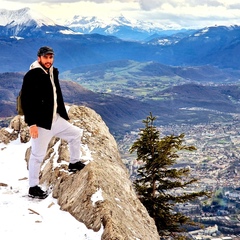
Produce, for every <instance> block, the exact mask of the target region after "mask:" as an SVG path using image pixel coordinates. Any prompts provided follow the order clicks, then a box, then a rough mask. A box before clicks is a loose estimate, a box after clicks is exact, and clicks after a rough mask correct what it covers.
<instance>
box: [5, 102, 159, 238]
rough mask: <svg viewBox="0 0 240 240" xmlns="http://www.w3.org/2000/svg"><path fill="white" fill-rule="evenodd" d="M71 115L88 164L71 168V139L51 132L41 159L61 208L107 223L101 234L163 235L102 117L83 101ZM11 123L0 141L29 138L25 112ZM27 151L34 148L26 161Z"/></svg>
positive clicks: (93, 223)
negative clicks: (140, 199)
mask: <svg viewBox="0 0 240 240" xmlns="http://www.w3.org/2000/svg"><path fill="white" fill-rule="evenodd" d="M69 117H70V119H71V122H72V124H74V125H76V126H78V127H79V128H81V129H83V133H84V134H83V138H82V145H81V150H82V160H83V161H84V162H85V164H86V167H85V168H84V169H83V170H81V171H80V172H77V173H74V174H73V173H69V172H68V171H67V167H68V161H69V150H68V144H67V142H65V141H64V140H60V139H58V138H53V139H52V140H51V142H50V143H49V148H48V152H47V154H46V157H45V161H44V163H43V165H42V170H41V176H40V179H41V183H45V184H47V185H48V186H49V187H51V188H52V191H53V197H55V198H57V199H58V203H59V205H60V206H61V209H62V210H64V211H68V212H69V213H70V214H72V216H74V217H75V218H76V219H77V220H79V221H81V222H83V223H84V224H85V225H86V226H87V227H88V228H90V229H93V230H94V231H98V230H99V229H100V228H101V227H103V229H104V230H103V234H102V239H103V240H113V239H114V240H149V239H151V240H159V235H158V233H157V229H156V226H155V223H154V221H153V219H152V218H150V217H149V215H148V212H147V210H146V209H145V207H144V206H143V205H142V204H141V202H140V201H139V200H138V198H137V195H136V193H135V191H134V189H133V187H132V182H131V181H130V179H129V174H128V171H127V169H126V167H125V165H124V164H123V162H122V160H121V157H120V154H119V151H118V148H117V143H116V141H115V139H114V137H113V136H112V135H111V134H110V132H109V129H108V127H107V126H106V124H105V123H104V122H103V120H102V118H101V117H100V116H99V115H98V114H97V113H96V112H95V111H93V110H92V109H90V108H87V107H82V106H71V107H70V109H69ZM10 127H11V128H12V129H13V132H12V133H9V131H6V130H4V129H1V130H0V142H1V141H4V142H7V141H10V140H12V139H14V138H16V137H18V134H20V138H21V141H22V142H26V141H29V139H30V137H29V133H28V128H27V126H26V124H25V123H24V120H23V118H21V117H20V116H16V117H15V118H14V119H13V120H12V121H11V124H10ZM29 153H30V149H28V150H27V152H26V155H25V156H26V157H25V158H26V159H25V160H26V161H28V159H29ZM96 196H98V197H97V198H96ZM99 196H101V197H99ZM94 197H95V198H94Z"/></svg>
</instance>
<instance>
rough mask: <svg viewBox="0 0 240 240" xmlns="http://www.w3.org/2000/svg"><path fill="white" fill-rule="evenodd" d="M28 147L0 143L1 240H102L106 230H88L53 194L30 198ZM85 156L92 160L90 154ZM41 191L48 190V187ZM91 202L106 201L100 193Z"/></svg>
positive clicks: (25, 144) (16, 141)
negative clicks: (39, 198) (60, 204)
mask: <svg viewBox="0 0 240 240" xmlns="http://www.w3.org/2000/svg"><path fill="white" fill-rule="evenodd" d="M6 130H7V131H9V132H11V131H12V129H9V128H6ZM29 146H30V142H28V143H21V142H20V140H19V138H18V139H17V140H15V141H12V142H10V143H9V144H7V145H6V144H4V143H0V213H1V214H0V229H1V231H0V238H1V239H24V240H33V239H34V240H42V239H58V240H66V239H80V240H100V239H101V235H102V232H103V227H102V228H101V229H100V230H99V232H94V231H92V230H89V229H87V227H86V226H85V225H84V224H83V223H81V222H79V221H77V220H76V219H75V218H74V217H73V216H72V215H70V214H69V213H68V212H66V211H62V210H60V206H59V205H58V204H57V200H56V199H54V198H53V197H52V195H51V194H50V195H49V196H48V197H47V198H46V199H43V200H37V199H32V198H29V197H28V196H27V194H28V171H27V167H26V162H25V160H24V156H25V151H26V149H27V148H28V147H29ZM85 151H86V149H85ZM85 154H86V156H85V157H88V158H89V157H90V154H91V153H90V152H85ZM56 161H57V159H56ZM42 188H43V189H44V188H45V189H44V190H46V187H45V186H42ZM91 200H92V203H93V204H95V202H96V201H98V200H103V198H102V194H101V190H98V191H97V192H96V193H95V194H93V195H92V197H91Z"/></svg>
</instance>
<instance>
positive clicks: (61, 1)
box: [1, 0, 240, 27]
mask: <svg viewBox="0 0 240 240" xmlns="http://www.w3.org/2000/svg"><path fill="white" fill-rule="evenodd" d="M5 6H8V7H7V9H9V7H10V9H12V10H15V9H20V8H23V7H30V8H31V9H33V10H35V11H38V12H40V13H42V14H44V15H45V16H48V17H49V18H51V19H52V20H54V21H57V23H59V24H64V22H65V21H66V20H70V19H72V17H73V16H74V15H79V16H96V17H100V18H102V19H107V18H108V19H109V18H112V17H116V16H119V15H123V16H125V17H127V18H129V19H135V20H141V21H148V22H153V21H154V22H155V23H156V22H158V23H159V24H162V23H164V24H165V25H166V26H168V25H171V23H172V26H177V25H178V26H182V27H199V26H200V27H205V26H209V25H234V24H239V16H240V3H239V0H45V1H43V2H41V1H39V0H31V2H29V0H15V1H14V2H13V0H12V1H10V0H1V8H5Z"/></svg>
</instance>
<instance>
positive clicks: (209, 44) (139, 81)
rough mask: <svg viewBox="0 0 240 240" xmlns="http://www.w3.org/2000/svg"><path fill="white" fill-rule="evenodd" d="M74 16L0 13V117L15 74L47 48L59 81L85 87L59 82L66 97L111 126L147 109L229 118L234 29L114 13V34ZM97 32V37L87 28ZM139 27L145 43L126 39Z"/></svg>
mask: <svg viewBox="0 0 240 240" xmlns="http://www.w3.org/2000/svg"><path fill="white" fill-rule="evenodd" d="M120 20H121V21H120ZM74 21H75V22H74ZM74 21H72V22H69V23H68V24H66V25H65V26H60V25H57V24H55V23H54V22H53V21H52V20H51V19H49V18H47V17H45V16H43V15H41V14H38V13H36V12H34V11H32V10H31V9H29V8H24V9H20V10H16V11H15V10H14V11H8V10H0V60H1V62H2V64H1V67H0V73H2V74H1V76H0V77H1V85H0V92H1V96H0V98H1V109H0V112H1V116H3V117H4V116H11V115H12V114H13V113H14V110H15V109H14V107H15V106H14V102H15V97H16V95H17V93H18V90H19V89H20V86H21V84H20V83H21V79H22V76H23V74H24V72H26V71H27V70H28V68H29V65H30V64H31V63H32V62H33V61H35V60H36V54H37V50H38V48H39V47H40V46H43V45H49V46H51V47H53V48H54V51H55V66H57V67H58V68H59V70H60V76H61V79H62V80H71V81H74V82H77V83H79V84H81V85H82V84H83V86H82V87H84V88H86V87H87V88H88V89H86V90H83V89H82V88H81V89H80V87H76V85H74V84H73V82H71V81H63V88H64V94H65V98H66V100H67V101H68V102H71V103H76V104H81V103H84V104H87V105H88V106H91V107H92V108H93V109H94V110H96V111H97V112H98V113H100V114H101V116H103V118H104V120H105V121H106V122H107V123H108V124H109V126H111V128H112V127H114V124H115V127H116V126H118V127H119V126H127V125H131V124H132V123H136V122H138V121H139V120H140V119H143V118H145V117H146V115H147V114H148V113H149V111H151V110H154V112H155V114H156V115H161V120H162V123H166V122H169V121H175V122H176V121H179V122H184V121H185V120H186V119H188V118H189V114H190V115H194V118H192V120H194V121H195V122H196V121H198V120H199V119H201V120H204V119H205V120H208V116H210V115H211V116H212V114H213V112H214V114H213V115H214V116H215V117H216V116H217V114H219V112H221V114H222V115H225V119H229V116H230V115H231V114H232V113H238V112H239V107H238V100H237V97H236V96H238V80H239V77H240V67H239V59H238V56H239V54H240V26H231V27H226V26H212V27H211V26H210V27H206V28H203V29H190V30H174V29H173V32H172V33H170V31H169V30H166V29H164V28H162V30H161V28H160V27H156V26H154V25H152V26H151V29H150V28H147V27H146V26H145V27H143V26H142V27H141V24H140V23H139V22H138V23H136V24H135V26H134V24H133V23H131V22H130V21H128V20H126V19H125V18H124V17H123V16H121V19H118V21H117V20H116V19H115V25H116V26H118V28H122V29H127V28H128V30H129V31H125V33H124V38H120V37H118V36H116V32H114V31H112V32H109V31H107V29H108V27H107V26H111V25H109V24H108V25H107V24H105V27H104V25H100V24H99V23H97V21H99V20H97V19H96V18H92V19H83V18H79V17H77V16H75V18H74ZM84 21H85V24H84ZM94 22H95V23H96V24H95V25H94ZM80 23H81V24H82V25H81V24H80ZM74 24H75V25H74ZM146 25H149V24H146ZM81 26H82V28H84V31H85V32H84V31H83V30H81V29H80V28H81ZM126 26H127V28H125V27H126ZM74 28H75V29H74ZM77 28H78V29H77ZM100 29H101V31H103V32H102V33H103V34H99V33H94V31H95V32H97V31H98V30H99V31H100ZM112 29H115V30H116V29H117V28H112ZM154 29H155V30H154ZM80 30H81V32H80ZM130 30H131V31H130ZM138 31H142V32H148V34H149V35H148V40H145V41H142V40H138V39H135V40H134V41H133V40H127V39H130V38H131V37H130V35H132V36H133V35H134V34H135V33H136V34H137V32H138ZM159 31H160V32H159ZM161 31H162V32H161ZM164 31H165V33H164ZM171 31H172V30H171ZM117 32H118V31H117ZM123 32H124V31H122V33H123ZM134 32H135V33H134ZM113 34H114V35H113ZM145 37H146V36H145ZM142 38H143V36H142ZM16 79H17V81H18V83H16V82H14V81H15V80H16ZM199 84H200V85H201V86H199ZM214 85H215V87H216V88H213V86H214ZM221 85H226V86H225V87H224V88H223V87H221ZM197 89H199V91H201V98H200V95H199V94H198V91H197ZM90 90H91V91H90ZM71 93H74V94H71ZM210 96H211V97H210ZM194 107H197V109H195V110H194V111H193V110H192V108H194ZM189 109H191V113H190V111H189ZM199 109H201V111H200V112H199ZM229 110H230V111H229ZM229 114H230V115H229ZM118 127H116V128H115V130H117V128H118Z"/></svg>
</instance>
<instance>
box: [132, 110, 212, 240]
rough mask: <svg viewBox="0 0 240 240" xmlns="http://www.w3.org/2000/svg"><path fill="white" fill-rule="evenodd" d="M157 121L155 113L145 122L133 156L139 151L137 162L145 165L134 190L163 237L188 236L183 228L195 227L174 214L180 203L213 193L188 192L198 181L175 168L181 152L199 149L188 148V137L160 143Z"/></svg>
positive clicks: (174, 138)
mask: <svg viewBox="0 0 240 240" xmlns="http://www.w3.org/2000/svg"><path fill="white" fill-rule="evenodd" d="M155 120H156V117H153V116H152V113H150V116H148V117H147V118H146V120H143V123H144V124H145V128H144V129H140V132H139V138H138V139H137V140H136V141H135V142H134V143H133V145H132V147H131V148H130V153H133V152H135V151H136V153H137V161H139V162H142V165H141V167H139V169H138V171H137V177H136V180H135V181H134V187H135V189H136V192H137V194H138V196H139V199H140V201H141V202H142V203H143V205H144V206H145V207H146V209H147V211H148V213H149V215H150V216H151V217H152V218H153V219H154V220H155V223H156V226H157V229H158V232H159V234H160V236H163V235H165V234H166V233H170V234H171V233H176V232H177V233H179V232H184V231H185V229H184V228H183V226H186V225H193V224H194V222H193V221H192V220H191V219H190V218H188V217H187V216H185V215H184V214H182V213H180V212H174V207H175V206H176V204H177V203H185V202H187V201H192V200H195V199H196V198H198V197H203V196H209V193H207V192H205V191H200V192H191V193H189V192H187V193H186V192H184V189H185V188H186V187H187V186H189V185H191V184H193V183H195V182H197V181H198V180H197V179H195V178H191V177H190V176H189V174H190V169H189V168H174V166H173V165H174V164H175V163H176V160H177V159H178V158H179V155H178V151H194V150H196V148H195V147H194V146H187V145H184V134H180V135H178V136H174V135H170V136H165V137H163V138H161V139H160V132H159V131H158V130H157V128H156V127H155V126H154V121H155ZM178 189H181V190H182V191H181V193H180V194H179V192H180V191H178V193H176V190H178ZM175 239H177V238H176V237H175Z"/></svg>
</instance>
